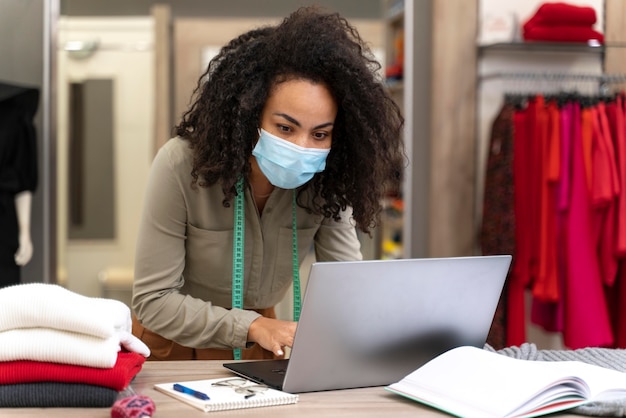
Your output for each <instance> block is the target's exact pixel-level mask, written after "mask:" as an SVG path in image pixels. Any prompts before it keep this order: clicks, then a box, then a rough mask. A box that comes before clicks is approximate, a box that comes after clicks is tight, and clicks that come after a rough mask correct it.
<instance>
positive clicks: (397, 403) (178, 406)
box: [0, 361, 581, 418]
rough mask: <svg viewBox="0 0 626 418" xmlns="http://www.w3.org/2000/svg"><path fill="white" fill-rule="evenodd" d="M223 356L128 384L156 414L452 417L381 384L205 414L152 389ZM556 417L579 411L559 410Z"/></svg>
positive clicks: (161, 368)
mask: <svg viewBox="0 0 626 418" xmlns="http://www.w3.org/2000/svg"><path fill="white" fill-rule="evenodd" d="M222 363H223V362H222V361H166V362H146V363H145V364H144V366H143V369H142V370H141V372H140V373H139V374H138V375H137V377H136V378H135V381H134V382H133V384H132V387H133V388H134V390H135V391H136V392H137V393H139V394H141V395H147V396H150V397H151V398H152V399H153V400H154V403H155V404H156V413H155V414H154V417H155V418H194V417H204V418H217V417H224V416H238V417H265V416H271V417H316V418H318V417H324V418H326V417H346V418H347V417H359V418H362V417H366V418H367V417H376V418H380V417H394V418H396V417H411V418H415V417H427V418H428V417H450V415H447V414H444V413H442V412H439V411H437V410H435V409H432V408H429V407H426V406H424V405H421V404H419V403H417V402H413V401H410V400H408V399H405V398H402V397H401V396H397V395H394V394H392V393H390V392H387V391H386V390H385V389H383V388H382V387H373V388H362V389H344V390H335V391H327V392H313V393H302V394H300V398H299V400H298V403H296V404H293V405H281V406H273V407H263V408H249V409H239V410H231V411H221V412H209V413H205V412H202V411H200V410H197V409H195V408H193V407H191V406H189V405H187V404H184V403H182V402H180V401H178V400H176V399H174V398H172V397H170V396H167V395H165V394H163V393H160V392H157V391H156V390H154V389H153V385H154V384H155V383H164V382H174V381H177V380H178V381H184V380H200V379H211V378H219V377H228V376H232V374H231V373H230V372H228V371H227V370H226V369H224V368H223V367H222ZM558 416H559V417H577V418H580V417H581V415H571V414H570V415H567V414H560V415H558ZM0 417H3V418H5V417H37V418H39V417H46V418H48V417H52V418H54V417H59V418H61V417H62V418H79V417H80V418H110V417H111V410H110V408H92V409H89V408H48V409H38V408H6V409H2V408H0Z"/></svg>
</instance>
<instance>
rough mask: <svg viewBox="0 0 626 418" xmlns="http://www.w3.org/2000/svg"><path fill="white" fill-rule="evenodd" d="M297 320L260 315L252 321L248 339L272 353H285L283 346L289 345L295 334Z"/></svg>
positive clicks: (279, 354) (277, 354)
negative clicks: (282, 319) (284, 319)
mask: <svg viewBox="0 0 626 418" xmlns="http://www.w3.org/2000/svg"><path fill="white" fill-rule="evenodd" d="M297 325H298V324H297V322H291V321H281V320H279V319H271V318H265V317H260V318H257V319H255V320H254V321H252V323H251V324H250V328H249V329H248V341H252V342H255V343H258V344H259V345H261V347H263V348H265V349H266V350H269V351H271V352H272V353H274V355H276V356H278V357H282V356H284V355H285V352H284V350H283V348H284V347H291V345H292V344H293V338H294V335H295V334H296V326H297Z"/></svg>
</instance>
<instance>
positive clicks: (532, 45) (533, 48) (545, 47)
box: [478, 42, 617, 54]
mask: <svg viewBox="0 0 626 418" xmlns="http://www.w3.org/2000/svg"><path fill="white" fill-rule="evenodd" d="M612 46H614V45H590V44H582V43H574V42H511V43H496V44H490V45H479V46H478V52H479V53H484V52H489V51H500V52H571V53H577V54H579V53H591V54H602V53H603V52H604V51H605V49H606V48H607V47H612ZM615 46H617V45H615Z"/></svg>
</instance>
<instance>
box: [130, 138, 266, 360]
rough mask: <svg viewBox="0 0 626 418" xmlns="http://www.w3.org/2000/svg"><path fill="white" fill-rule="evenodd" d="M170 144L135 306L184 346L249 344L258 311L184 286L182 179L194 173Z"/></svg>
mask: <svg viewBox="0 0 626 418" xmlns="http://www.w3.org/2000/svg"><path fill="white" fill-rule="evenodd" d="M167 145H168V144H166V145H165V146H164V147H162V148H161V150H160V151H159V153H158V154H157V156H156V158H155V160H154V162H153V165H152V168H151V172H150V177H149V179H148V184H147V189H146V196H145V202H144V209H143V214H142V218H141V224H140V227H139V234H138V241H137V248H136V257H135V280H134V284H133V302H132V304H133V309H134V312H135V314H136V315H137V318H138V320H139V321H140V322H141V323H142V324H143V325H144V326H145V327H146V328H148V329H150V330H151V331H153V332H156V333H157V334H159V335H161V336H163V337H165V338H168V339H171V340H173V341H176V342H178V343H179V344H181V345H184V346H188V347H194V348H222V349H228V348H233V347H245V345H246V339H247V334H248V328H249V326H250V323H252V321H254V320H255V319H256V318H258V317H259V314H258V313H256V312H254V311H244V310H239V309H232V310H228V309H225V308H223V307H220V306H215V305H213V304H212V303H211V301H209V300H206V301H205V300H202V299H199V298H195V297H192V296H190V295H185V294H183V293H181V291H180V290H181V288H182V287H183V285H184V280H185V279H184V277H183V270H184V268H185V240H186V227H187V207H186V196H185V194H184V192H183V188H184V187H185V186H184V185H183V184H182V182H184V181H189V179H190V176H189V175H188V174H186V175H184V173H182V171H185V170H187V169H189V168H188V167H187V165H185V164H182V165H181V164H180V163H178V162H176V161H173V160H172V159H171V158H170V157H171V156H170V155H169V153H168V152H167V149H168V147H167ZM189 170H190V169H189ZM216 262H219V261H218V260H216Z"/></svg>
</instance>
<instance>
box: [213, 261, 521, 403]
mask: <svg viewBox="0 0 626 418" xmlns="http://www.w3.org/2000/svg"><path fill="white" fill-rule="evenodd" d="M510 263H511V256H510V255H498V256H478V257H455V258H424V259H401V260H368V261H348V262H320V263H313V265H312V267H311V272H310V275H309V280H308V283H307V287H306V292H305V295H304V299H303V302H302V311H301V314H300V321H299V323H298V328H297V331H296V335H295V340H294V343H293V347H292V349H291V355H290V358H289V359H288V360H255V361H244V362H233V363H225V364H224V367H226V368H228V369H229V370H231V371H233V372H234V373H236V374H238V375H241V376H243V377H246V378H248V379H250V380H253V381H255V382H259V383H263V384H266V385H268V386H270V387H273V388H276V389H279V390H283V391H286V392H290V393H301V392H312V391H322V390H332V389H347V388H357V387H367V386H383V385H389V384H391V383H393V382H396V381H398V380H400V379H401V378H403V377H404V376H406V375H407V374H409V373H410V372H412V371H414V370H415V369H417V368H418V367H420V366H421V365H422V364H424V363H425V362H427V361H428V360H430V359H432V358H434V357H435V356H437V355H438V354H441V353H443V352H444V351H447V350H449V349H450V348H453V347H457V346H461V345H472V346H476V347H482V346H483V345H484V344H485V341H486V339H487V334H488V333H489V329H490V327H491V322H492V320H493V316H494V313H495V310H496V306H497V304H498V300H499V298H500V293H501V292H502V289H503V286H504V282H505V279H506V276H507V272H508V269H509V265H510Z"/></svg>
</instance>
